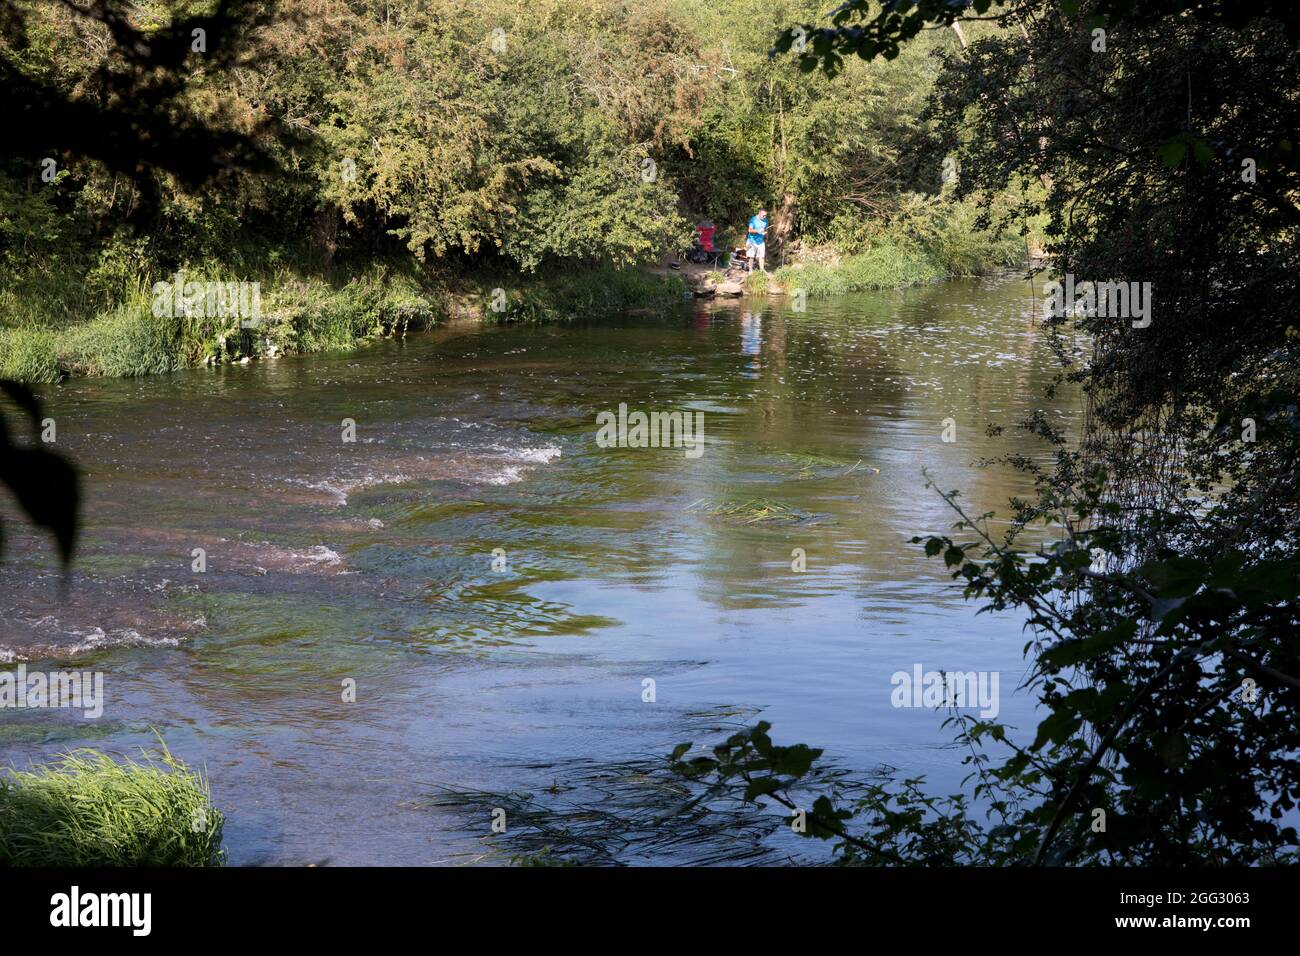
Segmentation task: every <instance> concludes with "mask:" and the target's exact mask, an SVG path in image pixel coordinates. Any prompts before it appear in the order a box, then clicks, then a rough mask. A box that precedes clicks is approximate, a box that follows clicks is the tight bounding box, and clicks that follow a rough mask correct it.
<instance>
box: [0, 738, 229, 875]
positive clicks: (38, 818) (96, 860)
mask: <svg viewBox="0 0 1300 956" xmlns="http://www.w3.org/2000/svg"><path fill="white" fill-rule="evenodd" d="M223 823H224V817H223V816H222V814H221V811H219V810H217V809H216V808H214V807H213V806H212V799H211V794H210V792H209V790H208V783H207V780H206V779H205V778H204V777H203V776H202V775H201V774H199V773H197V772H195V771H193V770H191V769H190V768H189V767H187V766H186V765H185V764H184V763H183V762H181V761H180V760H178V759H176V758H175V757H174V756H172V755H171V753H169V752H168V751H167V749H166V748H165V747H163V748H162V749H161V750H159V751H156V752H144V753H142V755H141V758H140V759H139V760H131V759H129V758H123V759H122V760H114V759H113V758H112V757H110V756H108V755H107V754H103V753H100V752H98V751H94V750H76V751H73V752H71V753H68V754H64V755H63V756H61V757H59V758H57V759H55V760H54V761H53V762H51V763H49V764H47V765H44V766H40V767H36V768H34V769H32V770H29V771H20V770H10V771H8V772H7V773H6V774H5V775H3V776H0V866H67V867H87V866H219V865H220V864H221V863H222V862H223V861H224V859H225V852H224V851H223V850H222V848H221V831H222V826H223Z"/></svg>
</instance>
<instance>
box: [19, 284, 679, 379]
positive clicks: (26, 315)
mask: <svg viewBox="0 0 1300 956" xmlns="http://www.w3.org/2000/svg"><path fill="white" fill-rule="evenodd" d="M249 275H250V281H252V280H251V276H257V275H259V273H258V272H256V271H254V272H252V273H251V274H249ZM240 278H242V277H240ZM173 279H175V275H174V274H173V275H167V276H162V275H158V276H150V278H149V280H144V279H140V280H136V281H135V282H134V283H132V284H131V285H130V286H128V287H127V289H126V291H124V292H120V293H118V294H117V295H115V296H110V297H109V299H110V301H111V304H109V305H107V306H104V305H99V306H98V307H97V306H96V302H95V301H94V300H92V299H91V298H90V296H89V295H86V296H79V295H78V294H77V293H76V292H75V291H69V290H65V289H60V290H50V289H48V288H42V287H40V286H38V285H36V284H35V283H33V282H30V281H28V282H27V283H25V284H18V285H14V286H11V287H9V288H4V289H0V378H9V379H17V380H19V381H24V382H32V383H40V382H56V381H59V380H60V379H62V378H65V377H69V376H80V375H107V376H134V375H153V374H158V373H162V372H172V371H177V370H180V369H185V368H193V367H195V366H199V365H205V364H210V363H219V362H232V361H239V360H241V359H244V358H258V357H269V356H274V355H294V354H306V353H311V352H324V351H332V350H342V349H349V348H354V347H356V346H357V345H358V344H360V343H362V342H364V341H367V340H370V339H374V338H377V337H381V336H385V335H393V334H402V333H405V332H408V331H418V330H420V329H426V328H430V327H432V326H434V325H436V324H437V323H439V322H442V321H445V320H446V319H447V318H449V317H450V316H451V315H452V314H454V313H455V312H457V311H468V312H469V313H470V314H477V315H480V316H481V317H482V318H483V319H484V320H485V321H542V320H559V319H566V318H572V317H574V316H576V315H582V314H592V313H601V312H604V311H608V310H611V309H625V308H635V307H663V306H666V305H668V304H670V303H674V302H678V301H680V300H681V299H682V297H683V296H684V295H685V294H686V286H685V283H684V282H682V280H681V279H680V278H678V277H662V276H653V275H647V274H645V273H642V272H639V271H637V270H604V269H592V270H578V271H574V272H569V273H564V274H559V275H553V276H547V277H541V278H534V277H528V278H523V279H521V278H520V277H519V276H517V275H516V276H513V277H505V276H502V277H499V278H494V277H484V276H476V277H471V278H461V279H459V280H458V281H457V282H456V283H455V284H454V286H453V285H452V284H450V283H442V282H438V281H436V280H431V279H429V278H428V277H426V276H424V275H422V274H420V273H419V272H418V271H417V270H414V269H410V268H401V267H400V266H395V265H388V264H375V265H371V266H370V267H368V268H366V269H364V270H359V271H357V272H355V273H342V272H340V273H335V274H332V275H331V274H321V273H306V272H300V271H295V270H292V269H290V268H287V267H281V268H280V269H278V270H277V271H275V272H273V273H272V274H271V276H270V278H269V279H266V278H262V279H259V280H257V281H258V284H259V286H260V306H261V308H260V313H261V314H260V318H259V319H258V322H257V325H256V327H254V328H245V327H243V325H242V323H241V321H240V319H239V318H238V317H224V318H218V317H201V316H196V315H192V316H189V317H187V316H185V315H179V316H173V315H170V314H164V315H162V316H158V315H156V314H155V309H154V305H155V298H156V297H155V294H154V291H153V288H152V286H153V281H152V280H157V281H160V282H161V281H171V280H173ZM183 281H184V282H186V283H188V282H198V283H205V282H209V281H211V282H230V281H234V280H233V279H232V275H231V272H230V271H229V270H220V269H217V268H206V269H204V268H190V269H187V270H185V272H184V275H183ZM100 298H101V300H102V298H103V297H102V296H101V297H100ZM200 311H202V310H200Z"/></svg>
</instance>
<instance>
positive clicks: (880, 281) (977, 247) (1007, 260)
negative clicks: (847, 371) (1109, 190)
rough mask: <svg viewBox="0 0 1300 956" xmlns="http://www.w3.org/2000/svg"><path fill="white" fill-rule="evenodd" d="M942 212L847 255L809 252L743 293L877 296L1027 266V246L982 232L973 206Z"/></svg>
mask: <svg viewBox="0 0 1300 956" xmlns="http://www.w3.org/2000/svg"><path fill="white" fill-rule="evenodd" d="M943 212H944V215H943V216H942V217H939V216H937V215H936V214H935V213H934V212H932V211H927V212H926V213H924V214H920V213H918V214H916V215H912V216H910V217H907V218H903V219H900V220H898V221H896V222H894V223H891V224H890V225H889V226H888V227H885V228H883V229H881V230H880V231H879V232H878V233H876V234H875V235H874V236H871V237H869V238H867V239H866V240H865V241H864V242H862V243H861V244H854V246H853V247H851V250H852V251H850V252H848V253H847V254H844V253H840V252H839V251H837V250H833V249H820V250H816V249H814V250H809V251H808V252H807V253H806V255H805V256H800V257H796V258H798V259H800V260H801V261H796V262H794V263H791V264H788V265H782V266H780V267H778V268H777V269H775V270H774V271H773V272H772V273H769V274H768V275H764V274H762V273H755V274H752V275H750V276H749V278H748V280H747V281H746V285H745V291H746V292H747V293H750V294H755V295H760V294H763V293H766V292H767V291H768V286H769V284H770V283H772V282H775V283H776V285H777V286H779V287H780V288H781V289H783V290H784V291H786V292H787V293H788V292H792V291H793V290H795V289H802V290H803V291H804V293H805V294H806V295H808V296H811V297H820V296H829V295H843V294H844V293H848V292H877V291H885V290H888V289H901V288H906V287H907V286H914V285H922V284H924V283H927V282H936V281H938V280H941V279H953V278H958V277H961V276H972V275H989V274H991V273H996V272H1002V271H1005V270H1007V269H1012V268H1019V267H1021V266H1023V265H1024V264H1025V263H1026V261H1027V250H1026V240H1025V239H1024V238H1023V237H1020V236H1016V235H1011V234H1007V235H1003V236H1000V237H999V236H994V235H993V234H992V233H990V232H986V231H982V230H980V229H979V228H978V226H977V224H976V221H975V220H976V216H977V211H976V209H975V208H974V206H973V205H972V204H969V203H962V204H951V205H948V206H945V207H944V208H943ZM1035 225H1037V224H1035ZM1030 242H1031V243H1034V242H1041V238H1039V237H1038V236H1033V237H1031V239H1030ZM769 265H770V263H769Z"/></svg>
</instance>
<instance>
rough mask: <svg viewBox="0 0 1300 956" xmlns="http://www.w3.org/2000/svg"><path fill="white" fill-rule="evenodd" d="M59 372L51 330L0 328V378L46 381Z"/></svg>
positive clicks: (53, 379) (21, 380) (54, 341)
mask: <svg viewBox="0 0 1300 956" xmlns="http://www.w3.org/2000/svg"><path fill="white" fill-rule="evenodd" d="M61 375H62V373H61V372H60V371H59V358H58V352H57V350H56V339H55V337H54V333H53V332H48V331H44V330H39V329H0V378H8V379H16V380H18V381H20V382H33V383H43V384H45V383H49V382H57V381H58V380H59V378H60V377H61Z"/></svg>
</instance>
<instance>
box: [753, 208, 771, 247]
mask: <svg viewBox="0 0 1300 956" xmlns="http://www.w3.org/2000/svg"><path fill="white" fill-rule="evenodd" d="M766 238H767V217H766V216H760V215H758V214H757V213H755V214H754V215H753V216H750V217H749V241H750V242H756V243H758V244H759V245H762V244H763V242H764V241H765V240H766Z"/></svg>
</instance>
